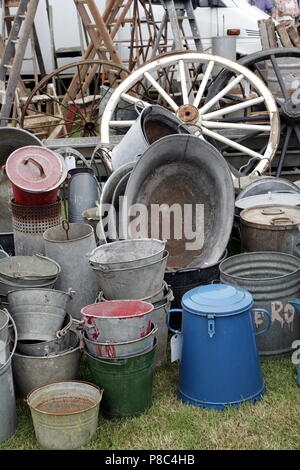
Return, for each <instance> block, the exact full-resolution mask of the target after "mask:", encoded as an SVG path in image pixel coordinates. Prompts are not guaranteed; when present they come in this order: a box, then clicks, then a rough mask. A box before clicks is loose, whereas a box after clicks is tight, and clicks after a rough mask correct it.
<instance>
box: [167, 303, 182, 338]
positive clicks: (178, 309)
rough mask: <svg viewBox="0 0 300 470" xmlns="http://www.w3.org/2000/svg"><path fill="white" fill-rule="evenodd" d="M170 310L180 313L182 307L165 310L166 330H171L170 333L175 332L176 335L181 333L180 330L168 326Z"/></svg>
mask: <svg viewBox="0 0 300 470" xmlns="http://www.w3.org/2000/svg"><path fill="white" fill-rule="evenodd" d="M171 312H181V313H182V308H171V309H170V310H168V311H167V312H166V323H167V327H168V330H169V331H171V332H172V333H175V334H176V335H181V331H179V330H173V328H171V327H170V313H171Z"/></svg>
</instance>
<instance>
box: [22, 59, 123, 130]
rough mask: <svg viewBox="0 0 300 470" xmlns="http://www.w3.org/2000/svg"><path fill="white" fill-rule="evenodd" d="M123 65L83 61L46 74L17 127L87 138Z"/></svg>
mask: <svg viewBox="0 0 300 470" xmlns="http://www.w3.org/2000/svg"><path fill="white" fill-rule="evenodd" d="M121 72H123V74H122V75H123V76H124V73H125V74H126V75H127V74H128V75H129V72H128V71H127V69H126V68H124V67H121V66H119V65H116V64H114V63H112V62H105V61H103V60H83V61H79V62H73V63H71V64H68V65H64V66H63V67H59V68H58V69H56V70H54V71H53V72H52V73H50V74H48V75H46V77H44V78H43V79H42V80H41V81H40V82H39V83H38V85H37V86H36V87H35V88H34V90H33V91H32V92H31V93H30V95H29V96H28V98H27V101H26V102H25V104H24V106H23V107H22V116H21V122H20V124H21V127H23V128H24V129H26V130H28V131H30V132H32V133H34V134H36V135H37V136H39V137H41V138H52V139H54V138H59V137H89V136H95V135H97V134H98V133H99V122H100V119H101V114H102V110H103V109H104V108H105V104H106V102H107V101H108V99H109V98H110V96H111V94H112V92H113V91H114V90H115V89H116V88H117V86H118V85H119V83H120V82H121V81H122V79H121V78H120V73H121Z"/></svg>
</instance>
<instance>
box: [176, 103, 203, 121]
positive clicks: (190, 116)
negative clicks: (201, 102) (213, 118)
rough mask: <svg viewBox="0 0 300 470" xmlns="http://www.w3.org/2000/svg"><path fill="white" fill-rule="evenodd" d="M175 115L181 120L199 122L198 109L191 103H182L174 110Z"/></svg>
mask: <svg viewBox="0 0 300 470" xmlns="http://www.w3.org/2000/svg"><path fill="white" fill-rule="evenodd" d="M176 114H177V117H178V118H179V119H180V120H181V121H182V122H190V123H193V124H195V123H197V124H199V122H198V121H199V117H200V115H199V111H198V109H197V108H196V107H195V106H193V105H192V104H183V105H182V106H180V107H179V108H178V110H177V112H176Z"/></svg>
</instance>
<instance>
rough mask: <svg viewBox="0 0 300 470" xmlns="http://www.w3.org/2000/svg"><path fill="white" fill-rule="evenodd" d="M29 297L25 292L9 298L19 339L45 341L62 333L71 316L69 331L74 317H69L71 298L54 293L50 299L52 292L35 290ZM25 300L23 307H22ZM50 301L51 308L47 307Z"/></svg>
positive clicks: (11, 295)
mask: <svg viewBox="0 0 300 470" xmlns="http://www.w3.org/2000/svg"><path fill="white" fill-rule="evenodd" d="M33 290H34V291H35V292H30V293H29V294H26V292H27V290H25V291H23V290H22V291H14V292H10V293H9V294H8V295H7V298H8V302H9V311H10V313H11V315H12V317H13V319H14V321H15V322H16V325H17V329H18V339H19V340H36V339H39V340H43V341H47V340H49V336H50V338H51V337H52V338H54V337H55V335H56V334H57V332H58V331H60V330H61V328H62V326H63V323H64V320H65V316H66V315H67V317H68V326H66V327H64V330H65V329H67V328H70V326H71V324H72V317H71V315H70V314H69V313H67V314H66V305H67V300H68V295H67V294H66V293H65V292H60V291H54V292H55V294H54V295H53V298H52V299H51V292H52V289H48V290H41V291H39V290H36V289H33ZM22 299H24V305H22ZM47 302H48V305H47Z"/></svg>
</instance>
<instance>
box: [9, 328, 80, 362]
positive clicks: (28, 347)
mask: <svg viewBox="0 0 300 470" xmlns="http://www.w3.org/2000/svg"><path fill="white" fill-rule="evenodd" d="M77 344H78V335H77V333H75V331H72V330H70V329H67V330H66V331H65V334H64V335H62V336H59V337H56V338H54V339H50V340H48V341H40V340H39V339H36V340H28V341H26V340H23V341H18V343H17V349H16V352H17V353H19V354H23V355H25V356H34V357H44V356H53V355H56V354H61V353H63V352H66V351H68V350H71V349H74V348H75V347H76V346H77Z"/></svg>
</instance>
